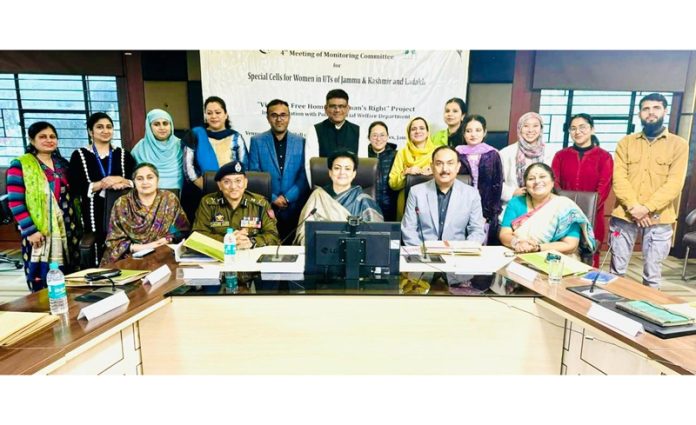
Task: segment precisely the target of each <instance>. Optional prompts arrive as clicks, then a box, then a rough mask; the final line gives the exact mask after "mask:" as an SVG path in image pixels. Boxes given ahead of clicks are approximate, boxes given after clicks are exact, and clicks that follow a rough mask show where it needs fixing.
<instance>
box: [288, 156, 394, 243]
mask: <svg viewBox="0 0 696 425" xmlns="http://www.w3.org/2000/svg"><path fill="white" fill-rule="evenodd" d="M326 162H327V165H328V167H329V177H330V178H331V183H330V184H328V185H326V186H324V187H318V188H317V189H315V190H314V192H312V194H311V195H309V199H308V200H307V203H306V204H305V206H304V208H303V209H302V212H301V213H300V222H301V221H302V220H305V219H307V220H319V221H346V219H347V218H348V216H359V217H360V218H362V220H363V221H384V218H383V217H382V210H380V208H379V205H377V202H376V201H375V200H374V199H372V197H370V195H366V194H364V193H363V190H362V187H360V186H358V185H353V180H354V179H355V176H356V175H357V169H358V156H357V155H355V154H354V153H353V152H350V151H346V150H339V151H335V152H333V153H331V154H330V155H329V157H328V158H327V160H326ZM314 208H316V212H315V213H314V216H313V217H309V215H310V212H312V210H313V209H314ZM295 243H297V244H300V245H303V244H304V226H300V228H299V229H297V237H296V238H295Z"/></svg>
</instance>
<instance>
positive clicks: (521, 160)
mask: <svg viewBox="0 0 696 425" xmlns="http://www.w3.org/2000/svg"><path fill="white" fill-rule="evenodd" d="M531 118H536V119H537V120H539V123H540V124H541V130H543V128H544V120H543V119H542V118H541V115H539V114H537V113H536V112H527V113H526V114H524V115H522V116H521V117H520V119H519V120H518V121H517V163H516V169H517V185H518V186H519V187H524V172H525V171H526V170H527V167H529V166H530V165H532V164H534V163H536V162H542V161H543V160H544V147H545V145H544V141H543V131H541V132H540V133H539V138H537V140H536V141H535V142H534V143H529V142H527V141H526V140H524V138H523V137H522V133H521V131H522V127H523V126H524V123H526V122H527V120H529V119H531Z"/></svg>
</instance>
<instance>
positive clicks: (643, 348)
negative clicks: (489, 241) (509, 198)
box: [0, 246, 696, 374]
mask: <svg viewBox="0 0 696 425" xmlns="http://www.w3.org/2000/svg"><path fill="white" fill-rule="evenodd" d="M173 257H174V256H173V255H172V251H171V250H170V249H169V248H168V247H166V246H162V247H159V248H157V250H156V251H155V252H154V253H153V254H150V255H148V256H146V257H144V258H142V259H129V260H123V261H120V262H119V263H118V265H119V266H120V267H121V268H123V269H148V270H154V269H156V268H158V267H160V266H161V265H163V264H167V265H168V266H169V267H170V269H171V270H172V276H171V278H170V279H169V280H168V281H167V282H165V283H162V284H160V285H158V286H156V287H155V288H152V287H150V286H149V285H137V286H136V287H135V288H134V289H133V290H132V291H130V292H128V298H129V299H130V303H129V304H128V305H127V306H126V307H124V309H123V310H120V311H118V312H117V314H111V315H110V314H109V313H107V314H106V315H104V316H103V317H101V318H97V319H95V320H93V321H92V322H87V321H86V320H84V319H81V320H77V315H78V313H79V312H80V309H82V308H83V307H85V306H87V305H89V304H88V303H84V302H79V301H76V300H75V298H76V297H78V296H80V295H82V294H84V293H87V292H89V291H91V290H92V288H68V304H69V313H68V317H67V319H64V320H62V321H61V322H57V323H56V324H55V325H54V326H53V327H52V328H50V329H47V330H45V331H43V332H41V333H39V334H37V335H36V336H34V337H31V338H28V339H26V340H24V341H22V342H20V343H18V344H16V345H13V346H12V347H9V348H8V347H5V348H0V374H31V373H35V372H37V371H39V370H41V369H43V368H44V367H46V366H48V365H50V364H51V363H54V362H55V361H57V360H59V359H61V358H62V357H64V356H65V355H66V354H67V353H68V352H70V351H72V350H74V349H76V348H78V347H80V346H81V345H83V344H85V343H86V342H88V341H90V340H91V339H93V338H96V337H97V336H99V335H100V334H102V333H104V332H106V331H108V330H109V329H111V328H113V327H114V326H117V325H119V324H121V323H123V322H124V321H126V320H128V319H129V318H131V317H133V316H134V315H137V314H138V313H141V312H142V311H144V310H146V309H147V308H149V307H151V306H153V305H155V304H157V303H158V302H160V301H162V300H164V299H165V294H166V293H168V292H170V291H172V290H174V289H176V288H177V287H179V286H180V285H181V283H180V282H177V281H176V279H175V274H176V273H175V272H176V267H177V265H176V263H175V261H174V258H173ZM500 273H501V274H502V275H503V276H507V277H510V278H511V279H513V280H515V281H517V282H518V283H519V284H521V285H523V286H525V287H527V288H529V289H530V290H532V291H534V292H535V293H537V294H539V295H540V296H541V297H542V298H543V299H544V300H545V301H547V302H549V303H550V304H551V305H553V306H555V307H557V308H558V309H560V310H562V311H564V312H566V313H568V314H570V315H572V316H574V317H577V318H579V319H581V320H583V321H586V322H589V323H590V324H592V325H593V326H595V327H596V328H598V329H601V330H602V331H604V332H606V333H607V334H609V335H612V336H613V337H615V338H616V339H618V340H620V341H622V342H623V343H625V344H627V345H629V346H631V347H633V348H635V349H636V350H638V351H640V352H642V353H645V354H646V355H647V356H649V357H650V358H653V359H655V360H656V361H659V362H661V363H663V364H665V365H666V366H667V367H669V368H670V369H672V370H675V371H676V372H678V373H682V374H696V335H695V336H686V337H679V338H673V339H661V338H658V337H657V336H654V335H651V334H647V333H644V334H640V335H638V336H637V337H635V338H631V337H628V336H626V335H624V334H622V333H619V332H617V331H615V330H614V329H612V328H610V327H608V326H605V325H603V324H601V323H599V322H596V321H594V320H592V319H589V318H588V317H587V312H588V310H589V308H590V305H591V301H590V300H588V299H586V298H584V297H582V296H580V295H577V294H575V293H572V292H570V291H568V290H566V289H565V288H566V287H567V286H580V285H586V284H587V282H586V281H583V280H581V279H579V278H575V277H571V278H566V279H564V280H563V282H562V283H561V284H559V285H549V284H548V283H547V282H546V278H545V276H543V275H541V276H538V277H537V278H536V280H535V281H534V282H532V283H525V282H523V281H521V280H520V279H517V278H515V277H512V276H510V275H509V274H507V272H506V271H505V270H502V271H501V272H500ZM604 288H605V289H607V290H609V291H611V292H613V293H615V294H617V295H620V296H624V297H626V298H631V299H647V300H651V301H654V302H656V303H658V304H672V303H679V302H682V300H680V299H679V298H675V297H672V296H668V295H666V294H663V293H661V292H659V291H656V290H654V289H651V288H648V287H645V286H643V285H640V284H638V283H636V282H633V281H631V280H629V279H625V278H619V279H617V280H615V281H614V282H612V283H610V284H608V285H606V286H605V287H604ZM0 310H4V311H33V312H48V311H49V305H48V298H47V293H46V291H40V292H38V293H34V294H31V295H28V296H26V297H23V298H20V299H17V300H15V301H13V302H10V303H6V304H3V305H0Z"/></svg>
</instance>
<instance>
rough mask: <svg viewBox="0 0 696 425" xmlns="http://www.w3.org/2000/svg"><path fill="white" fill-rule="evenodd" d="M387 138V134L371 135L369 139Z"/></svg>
mask: <svg viewBox="0 0 696 425" xmlns="http://www.w3.org/2000/svg"><path fill="white" fill-rule="evenodd" d="M388 136H389V135H388V134H387V133H372V134H370V139H384V138H385V137H388Z"/></svg>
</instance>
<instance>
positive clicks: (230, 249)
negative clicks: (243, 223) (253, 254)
mask: <svg viewBox="0 0 696 425" xmlns="http://www.w3.org/2000/svg"><path fill="white" fill-rule="evenodd" d="M223 243H224V245H225V265H226V266H231V265H233V264H234V258H235V257H236V255H237V238H235V237H234V229H233V228H231V227H228V228H227V234H226V235H225V239H224V242H223Z"/></svg>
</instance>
